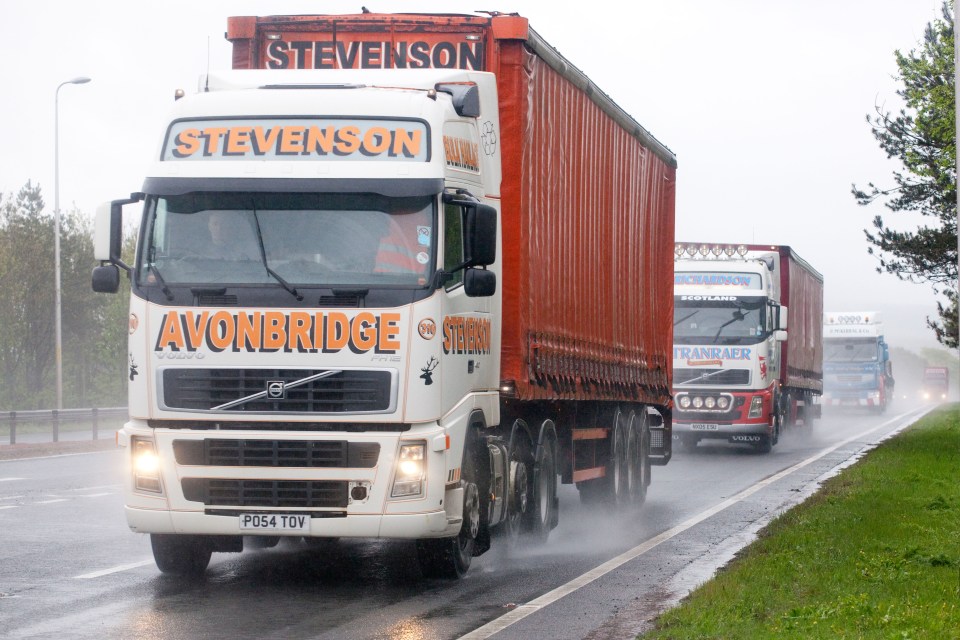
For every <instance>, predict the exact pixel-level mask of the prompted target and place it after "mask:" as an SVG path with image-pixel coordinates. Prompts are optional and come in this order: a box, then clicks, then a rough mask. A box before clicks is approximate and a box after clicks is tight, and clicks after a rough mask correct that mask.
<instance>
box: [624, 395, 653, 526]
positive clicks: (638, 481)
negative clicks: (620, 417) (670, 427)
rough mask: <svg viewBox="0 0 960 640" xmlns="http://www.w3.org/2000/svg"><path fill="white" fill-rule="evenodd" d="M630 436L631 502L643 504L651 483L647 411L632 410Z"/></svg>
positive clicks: (628, 453) (628, 451)
mask: <svg viewBox="0 0 960 640" xmlns="http://www.w3.org/2000/svg"><path fill="white" fill-rule="evenodd" d="M628 423H629V425H630V428H629V430H628V437H629V440H630V442H632V443H634V446H630V445H629V444H628V445H627V457H628V459H629V467H630V471H631V473H630V476H631V477H630V502H631V503H632V504H634V505H635V506H638V507H639V506H640V505H642V504H643V503H644V502H645V501H646V499H647V486H648V485H649V484H650V459H649V457H648V456H649V454H650V426H649V424H648V423H647V413H646V411H641V412H640V413H639V414H637V413H634V412H632V411H631V412H630V418H629V421H628Z"/></svg>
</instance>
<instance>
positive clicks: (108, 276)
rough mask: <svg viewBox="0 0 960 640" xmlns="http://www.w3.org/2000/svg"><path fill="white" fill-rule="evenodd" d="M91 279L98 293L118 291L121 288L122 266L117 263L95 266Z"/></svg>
mask: <svg viewBox="0 0 960 640" xmlns="http://www.w3.org/2000/svg"><path fill="white" fill-rule="evenodd" d="M91 279H92V280H93V290H94V291H96V292H97V293H116V292H117V291H118V290H119V289H120V267H118V266H117V265H115V264H108V265H104V266H102V267H94V268H93V274H92V276H91Z"/></svg>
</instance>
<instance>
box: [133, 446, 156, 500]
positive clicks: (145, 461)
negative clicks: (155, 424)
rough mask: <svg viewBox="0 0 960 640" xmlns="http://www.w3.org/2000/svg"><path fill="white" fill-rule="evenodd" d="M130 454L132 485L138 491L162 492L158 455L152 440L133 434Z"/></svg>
mask: <svg viewBox="0 0 960 640" xmlns="http://www.w3.org/2000/svg"><path fill="white" fill-rule="evenodd" d="M130 455H131V456H132V457H131V462H132V464H133V486H134V487H135V488H136V489H137V490H138V491H149V492H150V493H163V488H162V485H161V484H160V456H158V455H157V449H156V446H155V445H154V444H153V440H151V439H149V438H139V437H136V436H134V437H133V439H132V441H131V443H130Z"/></svg>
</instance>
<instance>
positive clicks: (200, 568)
mask: <svg viewBox="0 0 960 640" xmlns="http://www.w3.org/2000/svg"><path fill="white" fill-rule="evenodd" d="M150 546H151V547H152V548H153V559H154V561H155V562H156V563H157V568H158V569H160V571H161V572H163V573H167V574H170V575H174V576H201V575H203V573H204V572H205V571H206V570H207V565H209V564H210V556H211V555H212V554H213V549H212V547H211V546H210V543H209V542H208V541H207V540H205V539H204V538H202V537H200V536H187V535H176V534H166V533H151V534H150Z"/></svg>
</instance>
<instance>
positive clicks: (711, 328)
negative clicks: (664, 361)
mask: <svg viewBox="0 0 960 640" xmlns="http://www.w3.org/2000/svg"><path fill="white" fill-rule="evenodd" d="M690 297H694V296H690ZM695 297H697V298H702V297H703V296H695ZM766 307H767V305H766V298H733V297H729V299H726V300H702V299H699V300H691V299H689V297H687V296H678V297H677V298H676V300H675V301H674V307H673V341H674V343H675V344H756V343H758V342H760V341H761V340H763V339H764V338H765V337H766V335H767V314H766Z"/></svg>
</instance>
